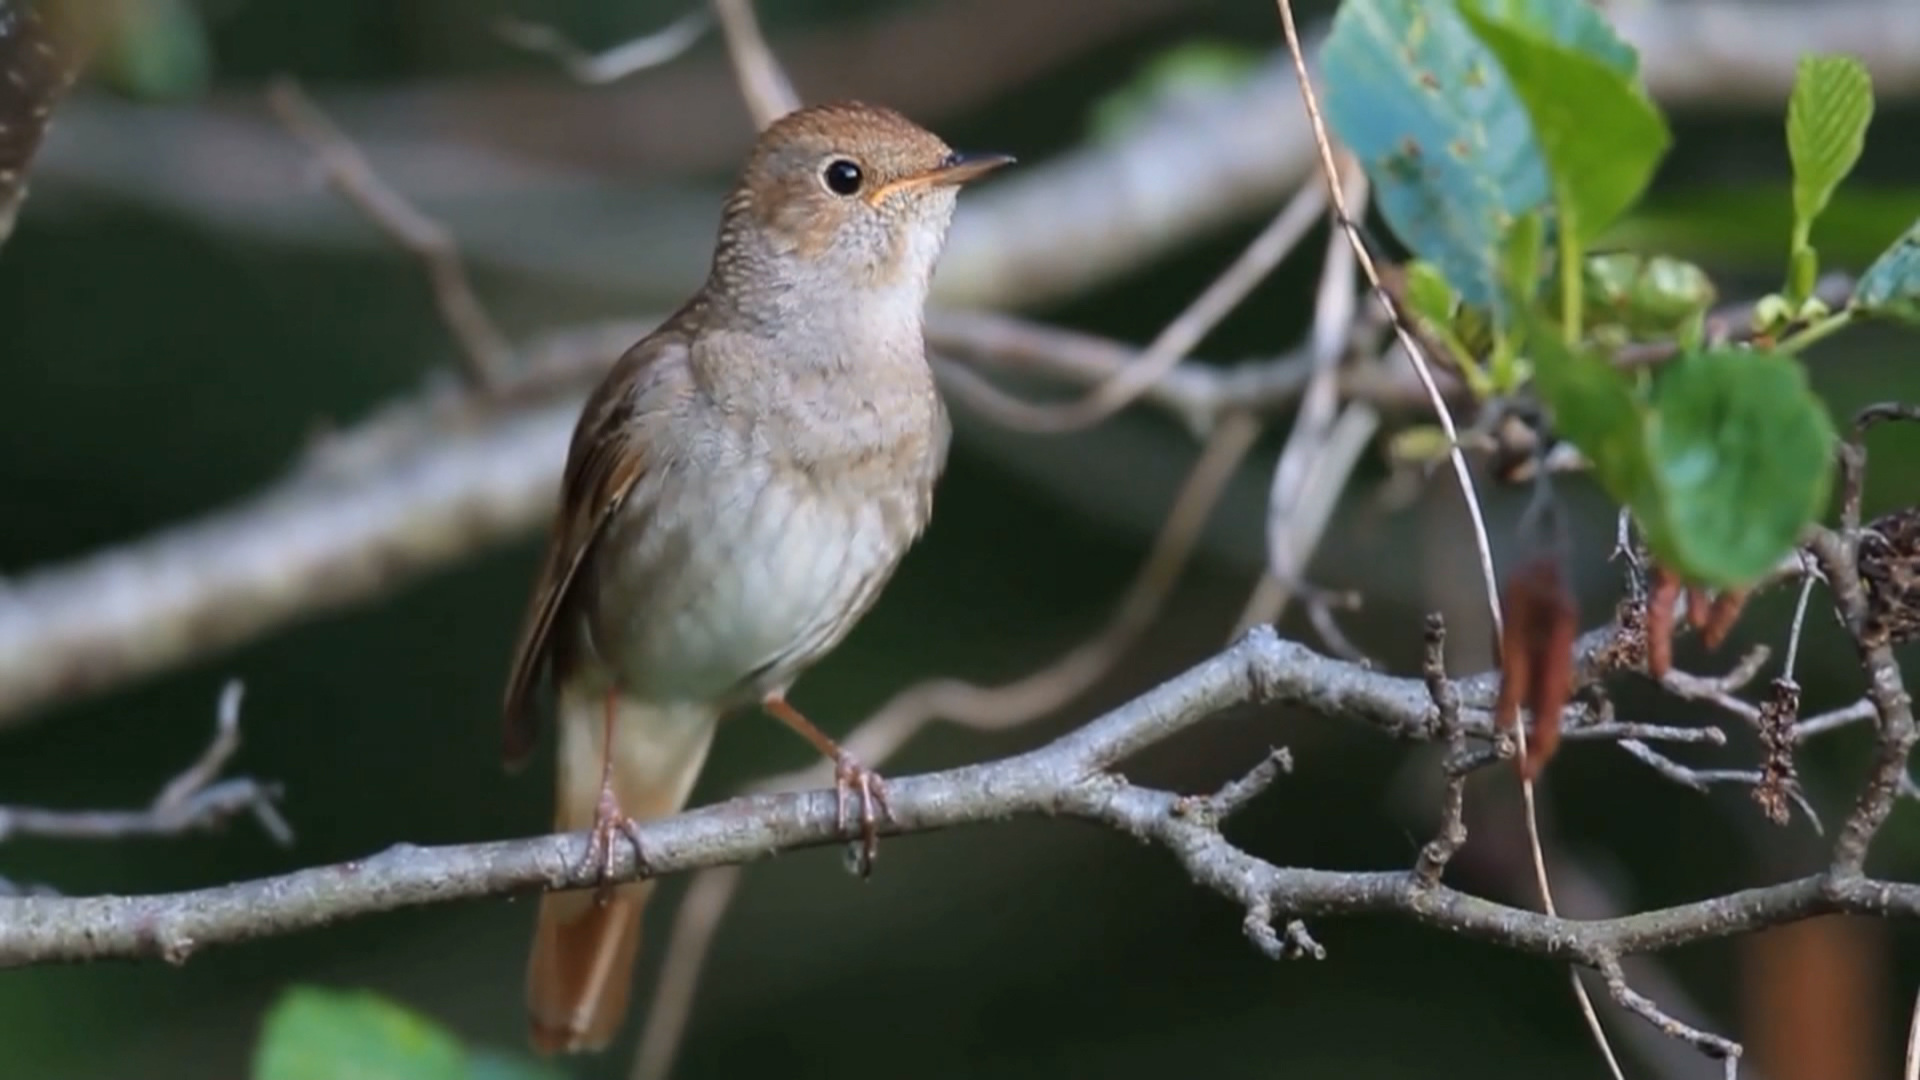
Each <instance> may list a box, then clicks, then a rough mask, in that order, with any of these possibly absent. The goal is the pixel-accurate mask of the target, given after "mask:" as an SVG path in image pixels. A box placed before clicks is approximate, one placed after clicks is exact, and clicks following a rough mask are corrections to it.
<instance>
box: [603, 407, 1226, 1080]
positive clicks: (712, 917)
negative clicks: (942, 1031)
mask: <svg viewBox="0 0 1920 1080" xmlns="http://www.w3.org/2000/svg"><path fill="white" fill-rule="evenodd" d="M1259 432H1260V425H1259V423H1258V421H1256V420H1254V419H1253V418H1252V417H1250V416H1247V415H1245V414H1239V415H1235V416H1231V417H1228V418H1227V419H1226V420H1225V421H1224V422H1222V423H1221V425H1220V426H1219V427H1218V428H1217V429H1215V431H1214V434H1213V437H1212V439H1210V440H1209V441H1208V443H1207V446H1206V449H1205V450H1204V451H1202V453H1201V455H1200V459H1199V461H1197V462H1196V463H1195V464H1194V467H1193V471H1192V472H1191V473H1189V474H1188V477H1187V481H1186V483H1185V485H1184V486H1183V487H1182V488H1181V490H1180V493H1179V494H1178V495H1177V496H1175V498H1174V503H1173V506H1172V508H1171V509H1170V510H1169V511H1168V512H1167V520H1166V524H1165V525H1163V526H1162V527H1161V531H1160V536H1159V538H1158V539H1157V540H1156V541H1155V543H1154V547H1153V550H1152V551H1151V552H1150V553H1149V554H1148V555H1147V559H1146V561H1145V562H1144V563H1143V564H1142V565H1141V567H1140V571H1139V573H1138V574H1137V575H1136V576H1135V577H1134V580H1133V584H1132V585H1130V586H1129V587H1128V589H1127V593H1126V595H1125V596H1124V597H1123V598H1122V600H1121V601H1120V603H1119V605H1118V607H1117V608H1116V609H1115V611H1114V614H1113V617H1112V618H1111V620H1110V621H1109V622H1108V623H1107V625H1106V626H1105V627H1103V628H1102V629H1101V630H1100V631H1099V632H1098V633H1096V634H1095V635H1094V636H1093V637H1092V638H1090V639H1088V640H1086V641H1083V642H1081V643H1080V644H1078V645H1076V646H1074V647H1073V648H1072V649H1070V650H1068V651H1067V653H1066V654H1065V655H1063V656H1061V657H1060V658H1059V659H1057V660H1055V661H1054V662H1053V663H1051V664H1048V665H1047V666H1046V667H1043V668H1041V669H1040V670H1038V671H1035V672H1032V673H1031V674H1028V675H1026V676H1024V677H1022V678H1020V679H1017V680H1015V681H1013V682H1011V683H1006V684H1003V685H1001V686H993V687H982V686H978V685H975V684H973V683H968V682H964V681H962V680H959V679H931V680H928V681H926V682H922V683H918V684H916V685H914V686H911V687H908V688H907V689H905V690H902V691H901V692H900V693H898V694H896V695H894V696H893V698H892V699H890V700H889V701H888V702H887V703H886V704H884V705H882V706H881V707H880V708H879V709H878V710H876V711H875V712H874V714H873V715H872V716H870V717H868V718H867V719H866V720H864V721H862V722H861V723H860V724H859V725H858V726H857V727H855V728H854V729H853V732H852V733H851V734H849V735H848V736H847V738H845V739H844V740H842V741H841V745H842V746H843V747H845V748H846V750H847V751H848V752H849V753H851V754H853V755H854V756H855V757H857V758H859V759H860V760H861V761H864V762H868V763H869V764H871V765H872V766H874V767H876V768H877V767H879V766H880V765H883V764H885V763H886V761H887V760H888V759H889V758H891V757H892V756H893V754H894V753H895V752H896V751H898V750H899V749H900V747H902V746H903V745H905V744H906V743H907V741H908V740H910V739H912V738H913V737H914V735H916V734H918V733H919V732H920V731H921V730H922V729H924V728H925V727H927V726H928V725H929V724H932V723H934V722H935V721H937V720H946V721H947V722H949V723H954V724H959V725H961V726H963V727H969V728H973V729H976V730H986V731H992V730H1000V729H1004V728H1009V727H1014V726H1017V725H1019V724H1023V723H1027V722H1029V721H1032V720H1035V719H1038V718H1039V717H1042V716H1045V715H1047V714H1049V713H1051V712H1053V711H1054V710H1056V709H1059V708H1061V707H1062V706H1064V705H1066V704H1067V703H1068V702H1070V701H1072V700H1073V699H1074V698H1076V697H1078V696H1080V695H1081V694H1083V693H1085V692H1086V691H1087V690H1088V689H1090V688H1091V687H1092V686H1093V685H1094V684H1095V683H1097V682H1098V681H1099V680H1100V679H1102V678H1104V677H1106V675H1107V674H1108V673H1109V672H1110V671H1112V670H1113V667H1114V665H1115V664H1117V663H1118V662H1119V660H1120V658H1121V657H1122V656H1123V655H1125V653H1126V651H1127V650H1128V649H1129V648H1131V647H1132V646H1133V644H1134V642H1136V641H1137V640H1139V637H1140V635H1141V634H1142V633H1144V632H1145V631H1146V630H1147V629H1148V628H1149V627H1150V626H1152V625H1153V622H1154V620H1155V619H1156V618H1158V616H1159V612H1160V610H1161V608H1162V606H1163V605H1164V604H1165V603H1166V600H1167V598H1168V597H1169V596H1170V595H1171V594H1172V591H1173V586H1174V585H1175V583H1176V582H1177V581H1178V580H1179V577H1180V572H1181V570H1182V569H1183V568H1184V567H1185V566H1186V563H1187V559H1188V558H1189V557H1190V556H1191V555H1192V552H1193V546H1194V544H1195V543H1196V542H1198V540H1199V537H1200V533H1201V531H1202V529H1203V528H1204V526H1205V524H1206V519H1207V518H1208V516H1209V515H1210V514H1211V513H1212V511H1213V507H1214V506H1215V505H1216V504H1217V503H1218V502H1219V499H1220V496H1221V495H1222V494H1223V493H1224V491H1225V489H1226V485H1227V481H1228V480H1229V479H1231V478H1232V476H1233V473H1234V471H1235V470H1236V469H1237V468H1239V465H1240V462H1241V461H1242V460H1244V459H1245V457H1246V455H1247V452H1248V451H1249V450H1251V449H1252V448H1253V444H1254V441H1255V440H1256V438H1257V437H1258V436H1259ZM831 779H832V775H831V770H830V769H828V770H821V769H817V768H807V769H802V770H800V771H798V772H794V773H787V774H784V775H780V776H775V777H771V778H768V779H766V780H762V781H760V782H758V783H756V784H754V785H752V786H751V788H750V790H754V791H778V790H792V789H794V788H803V787H813V786H818V785H820V784H824V783H827V782H829V781H830V780H831ZM739 884H740V878H739V876H738V874H737V873H729V874H728V875H727V876H726V878H725V879H724V880H711V879H709V878H708V877H707V876H706V875H702V876H701V877H698V878H696V879H695V880H694V884H693V886H692V887H691V888H690V889H689V890H688V895H687V898H686V900H684V901H683V902H682V903H681V905H680V910H679V912H678V913H677V915H676V916H675V919H674V925H673V929H672V931H671V933H670V936H669V938H668V946H667V950H668V962H667V963H666V964H665V965H664V967H663V970H662V972H661V975H660V983H659V985H658V986H657V987H656V988H655V990H654V995H653V1001H654V1005H653V1009H654V1011H655V1012H656V1014H658V1015H657V1016H650V1017H649V1018H648V1020H647V1024H646V1028H645V1031H644V1033H643V1035H642V1037H641V1041H640V1049H639V1056H638V1058H637V1059H636V1061H635V1065H634V1072H633V1076H634V1080H659V1078H664V1077H665V1076H666V1075H667V1073H668V1070H669V1069H670V1068H671V1066H672V1064H673V1059H674V1057H675V1055H676V1053H677V1052H678V1047H679V1043H680V1039H681V1037H682V1036H683V1035H684V1033H685V1024H686V1018H687V1016H688V1015H689V1014H690V1012H691V1009H692V1006H691V1002H692V998H693V995H694V993H695V991H696V990H697V989H698V987H699V979H700V971H701V968H702V967H703V966H704V962H705V957H706V950H707V947H708V946H709V945H710V944H711V942H712V938H713V932H714V931H713V928H714V925H715V924H717V923H718V922H719V920H720V918H721V917H722V915H723V914H724V913H725V910H726V908H727V907H728V905H730V904H731V903H732V901H733V896H734V893H735V891H736V890H737V889H738V887H739ZM696 899H698V900H699V902H700V904H699V906H698V907H697V908H696V906H695V905H694V901H695V900H696Z"/></svg>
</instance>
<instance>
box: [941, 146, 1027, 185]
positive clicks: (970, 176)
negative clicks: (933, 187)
mask: <svg viewBox="0 0 1920 1080" xmlns="http://www.w3.org/2000/svg"><path fill="white" fill-rule="evenodd" d="M1011 164H1013V155H1012V154H962V153H959V152H957V151H956V152H955V153H951V154H948V155H947V160H945V161H943V162H941V163H940V167H939V168H937V169H933V170H930V171H928V172H926V173H923V174H922V176H923V177H924V178H925V181H926V182H927V183H929V184H943V185H946V184H964V183H966V182H968V181H969V180H978V179H979V178H980V177H982V176H985V175H987V174H988V173H990V172H992V171H993V170H995V169H997V168H999V167H1000V166H1002V165H1011Z"/></svg>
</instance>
